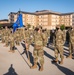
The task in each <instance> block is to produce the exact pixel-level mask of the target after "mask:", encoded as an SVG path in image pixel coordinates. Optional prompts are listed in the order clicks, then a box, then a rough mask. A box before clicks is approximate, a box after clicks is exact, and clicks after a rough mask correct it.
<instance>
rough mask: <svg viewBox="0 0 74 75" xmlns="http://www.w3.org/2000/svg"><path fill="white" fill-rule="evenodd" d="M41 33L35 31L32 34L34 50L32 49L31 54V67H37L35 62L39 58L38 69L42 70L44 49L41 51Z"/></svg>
mask: <svg viewBox="0 0 74 75" xmlns="http://www.w3.org/2000/svg"><path fill="white" fill-rule="evenodd" d="M43 39H44V38H43V35H42V33H41V32H40V33H38V32H35V34H34V36H33V41H34V44H35V45H34V51H33V55H34V66H32V67H31V68H32V69H34V68H37V62H38V60H39V63H40V65H41V68H40V71H42V70H43V64H44V57H43V56H44V51H43Z"/></svg>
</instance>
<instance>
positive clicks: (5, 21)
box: [0, 19, 9, 24]
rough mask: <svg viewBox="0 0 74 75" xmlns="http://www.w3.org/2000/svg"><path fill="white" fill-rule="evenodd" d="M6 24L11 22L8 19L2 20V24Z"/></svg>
mask: <svg viewBox="0 0 74 75" xmlns="http://www.w3.org/2000/svg"><path fill="white" fill-rule="evenodd" d="M4 23H9V20H8V19H3V20H0V24H4Z"/></svg>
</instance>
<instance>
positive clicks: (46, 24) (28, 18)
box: [8, 10, 74, 29]
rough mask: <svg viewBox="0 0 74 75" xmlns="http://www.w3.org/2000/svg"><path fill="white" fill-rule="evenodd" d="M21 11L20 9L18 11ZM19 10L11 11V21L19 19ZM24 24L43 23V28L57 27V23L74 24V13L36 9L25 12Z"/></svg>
mask: <svg viewBox="0 0 74 75" xmlns="http://www.w3.org/2000/svg"><path fill="white" fill-rule="evenodd" d="M18 12H19V11H18ZM18 12H17V13H14V12H11V13H10V14H9V15H8V17H9V22H10V23H14V22H15V21H16V19H17V16H18ZM20 12H21V13H22V17H23V25H25V26H26V25H28V24H30V25H32V26H37V25H41V26H42V27H43V28H48V29H55V28H56V26H57V25H62V24H64V25H65V26H71V25H74V13H65V14H62V13H58V12H53V11H49V10H42V11H36V12H34V13H30V12H23V11H20Z"/></svg>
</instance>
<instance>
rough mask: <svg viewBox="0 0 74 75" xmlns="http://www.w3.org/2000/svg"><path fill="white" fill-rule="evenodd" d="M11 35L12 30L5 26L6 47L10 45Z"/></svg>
mask: <svg viewBox="0 0 74 75" xmlns="http://www.w3.org/2000/svg"><path fill="white" fill-rule="evenodd" d="M9 35H10V30H9V29H8V28H7V26H6V27H5V35H4V37H5V45H4V46H5V47H8V45H9Z"/></svg>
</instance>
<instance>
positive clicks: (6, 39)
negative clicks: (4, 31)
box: [5, 36, 9, 46]
mask: <svg viewBox="0 0 74 75" xmlns="http://www.w3.org/2000/svg"><path fill="white" fill-rule="evenodd" d="M8 42H9V40H8V36H6V37H5V43H6V46H8Z"/></svg>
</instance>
